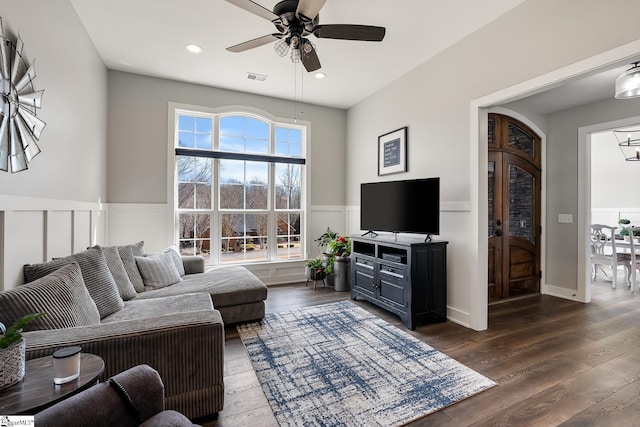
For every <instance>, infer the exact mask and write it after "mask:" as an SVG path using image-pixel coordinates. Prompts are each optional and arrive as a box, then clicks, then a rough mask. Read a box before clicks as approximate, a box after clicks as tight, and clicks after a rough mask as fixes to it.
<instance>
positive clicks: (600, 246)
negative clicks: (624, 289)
mask: <svg viewBox="0 0 640 427" xmlns="http://www.w3.org/2000/svg"><path fill="white" fill-rule="evenodd" d="M616 229H617V227H612V226H610V225H604V224H591V265H592V266H593V280H595V279H596V275H597V274H598V270H600V271H602V272H603V273H604V274H605V276H606V275H607V273H606V272H605V271H604V269H603V268H602V267H603V266H607V267H610V268H611V287H612V288H613V289H615V287H616V282H617V276H618V266H623V267H624V269H625V273H626V274H625V277H627V278H630V277H631V275H630V270H629V269H630V264H631V259H630V256H629V255H628V254H626V255H625V254H620V253H618V250H617V249H616V235H615V233H616ZM608 248H611V251H610V252H611V253H609V250H608ZM638 250H639V252H638V255H640V247H639V248H638Z"/></svg>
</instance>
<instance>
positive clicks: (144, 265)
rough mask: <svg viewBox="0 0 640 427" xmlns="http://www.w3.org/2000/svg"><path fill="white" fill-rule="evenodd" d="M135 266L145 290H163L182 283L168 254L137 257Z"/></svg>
mask: <svg viewBox="0 0 640 427" xmlns="http://www.w3.org/2000/svg"><path fill="white" fill-rule="evenodd" d="M136 264H138V269H139V270H140V275H141V276H142V280H143V281H144V287H145V289H146V290H152V289H159V288H164V287H165V286H169V285H173V284H175V283H178V282H181V281H182V278H181V277H180V274H178V270H177V269H176V266H175V264H174V263H173V258H172V257H171V254H169V253H163V254H160V255H152V256H146V257H144V256H137V257H136Z"/></svg>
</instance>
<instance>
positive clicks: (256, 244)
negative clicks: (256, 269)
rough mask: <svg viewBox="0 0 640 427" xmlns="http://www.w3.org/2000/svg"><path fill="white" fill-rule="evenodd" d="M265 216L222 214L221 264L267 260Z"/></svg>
mask: <svg viewBox="0 0 640 427" xmlns="http://www.w3.org/2000/svg"><path fill="white" fill-rule="evenodd" d="M268 218H269V217H268V215H267V214H223V215H222V249H223V250H222V253H221V262H223V263H228V262H238V261H264V260H267V224H268Z"/></svg>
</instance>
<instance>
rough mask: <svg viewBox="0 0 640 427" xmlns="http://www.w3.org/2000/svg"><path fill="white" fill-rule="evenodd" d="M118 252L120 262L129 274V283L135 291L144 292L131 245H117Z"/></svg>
mask: <svg viewBox="0 0 640 427" xmlns="http://www.w3.org/2000/svg"><path fill="white" fill-rule="evenodd" d="M118 253H119V254H120V259H121V260H122V264H123V265H124V269H125V271H126V272H127V275H128V276H129V280H131V284H132V285H133V288H134V289H135V290H136V292H138V293H140V292H144V282H143V281H142V276H141V275H140V270H138V264H136V258H135V256H134V255H133V246H132V245H127V246H118Z"/></svg>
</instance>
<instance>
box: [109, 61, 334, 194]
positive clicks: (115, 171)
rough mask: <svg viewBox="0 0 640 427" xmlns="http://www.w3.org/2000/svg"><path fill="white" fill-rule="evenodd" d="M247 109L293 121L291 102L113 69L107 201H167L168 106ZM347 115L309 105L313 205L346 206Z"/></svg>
mask: <svg viewBox="0 0 640 427" xmlns="http://www.w3.org/2000/svg"><path fill="white" fill-rule="evenodd" d="M169 102H176V103H180V104H190V105H197V106H203V107H210V108H217V107H224V106H248V107H251V108H253V109H255V108H257V109H259V110H263V111H266V112H268V113H270V114H272V115H273V116H276V117H284V118H286V117H290V116H291V114H292V111H293V101H288V100H282V99H276V98H269V97H265V96H257V95H251V94H247V93H242V92H235V91H229V90H224V89H218V88H213V87H207V86H200V85H195V84H191V83H181V82H177V81H172V80H166V79H160V78H155V77H146V76H141V75H136V74H130V73H124V72H119V71H109V127H108V135H109V147H108V165H109V166H108V188H109V189H108V201H109V202H110V203H166V202H167V200H166V198H167V153H168V144H169V142H168V136H167V116H168V103H169ZM346 115H347V114H346V111H345V110H340V109H335V108H328V107H319V106H314V105H310V104H305V108H304V120H305V121H309V122H311V135H310V138H311V153H310V156H309V158H310V159H311V162H310V164H309V171H310V182H311V194H310V197H311V204H312V205H344V202H345V186H344V181H345V162H346V160H345V152H346Z"/></svg>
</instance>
